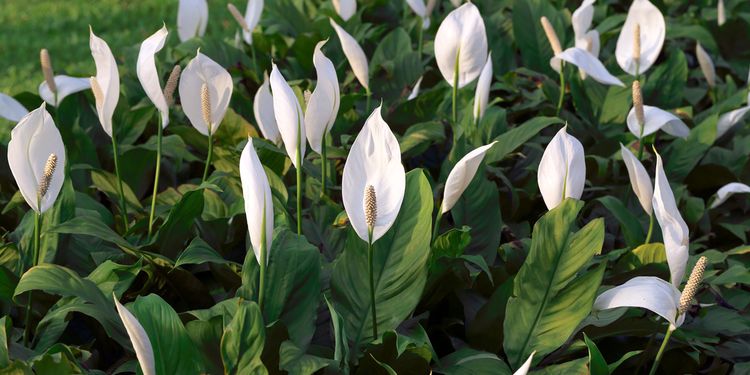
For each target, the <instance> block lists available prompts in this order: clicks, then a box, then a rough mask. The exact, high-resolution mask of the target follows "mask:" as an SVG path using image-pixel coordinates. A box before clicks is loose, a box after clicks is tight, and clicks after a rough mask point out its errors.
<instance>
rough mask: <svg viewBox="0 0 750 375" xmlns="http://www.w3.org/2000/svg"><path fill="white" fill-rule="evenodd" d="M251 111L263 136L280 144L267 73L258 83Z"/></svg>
mask: <svg viewBox="0 0 750 375" xmlns="http://www.w3.org/2000/svg"><path fill="white" fill-rule="evenodd" d="M253 113H254V114H255V121H256V122H257V123H258V127H259V128H260V132H261V134H263V138H265V139H267V140H269V141H271V142H273V143H274V144H276V145H280V144H281V133H279V127H278V126H277V125H276V117H275V114H274V110H273V96H271V86H270V85H269V83H268V74H267V73H266V74H264V75H263V84H261V85H260V88H258V91H257V92H256V93H255V98H254V99H253Z"/></svg>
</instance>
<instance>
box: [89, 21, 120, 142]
mask: <svg viewBox="0 0 750 375" xmlns="http://www.w3.org/2000/svg"><path fill="white" fill-rule="evenodd" d="M89 47H90V49H91V56H92V57H93V58H94V63H95V64H96V82H97V83H98V84H99V88H100V89H101V91H102V92H101V94H102V95H101V97H96V98H95V99H96V113H97V115H98V116H99V123H101V125H102V128H104V132H105V133H107V135H109V136H110V137H112V115H113V114H114V113H115V107H117V102H118V101H119V100H120V76H119V73H118V71H117V62H116V61H115V57H114V55H112V51H111V50H110V49H109V45H107V42H105V41H104V40H102V39H101V38H99V37H98V36H96V35H94V31H93V30H92V29H91V28H89Z"/></svg>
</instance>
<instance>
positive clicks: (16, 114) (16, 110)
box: [0, 92, 29, 122]
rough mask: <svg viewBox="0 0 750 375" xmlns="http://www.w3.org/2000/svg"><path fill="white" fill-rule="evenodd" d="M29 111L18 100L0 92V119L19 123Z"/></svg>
mask: <svg viewBox="0 0 750 375" xmlns="http://www.w3.org/2000/svg"><path fill="white" fill-rule="evenodd" d="M28 113H29V111H28V110H27V109H26V107H24V106H23V105H22V104H21V103H19V102H18V100H16V99H14V98H13V97H12V96H10V95H6V94H3V93H1V92H0V117H2V118H4V119H6V120H8V121H13V122H18V121H21V119H22V118H23V116H26V115H27V114H28Z"/></svg>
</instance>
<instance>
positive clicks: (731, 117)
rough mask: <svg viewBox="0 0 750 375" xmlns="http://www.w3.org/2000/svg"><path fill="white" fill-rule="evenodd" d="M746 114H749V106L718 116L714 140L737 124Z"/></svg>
mask: <svg viewBox="0 0 750 375" xmlns="http://www.w3.org/2000/svg"><path fill="white" fill-rule="evenodd" d="M748 112H750V105H748V106H744V107H741V108H738V109H735V110H733V111H729V112H727V113H724V114H722V115H721V116H719V121H718V122H717V123H716V139H719V138H720V137H722V136H723V135H724V134H726V133H727V132H728V131H729V130H730V129H732V128H733V127H734V126H735V125H737V124H739V123H740V121H742V119H744V118H745V115H746V114H747V113H748Z"/></svg>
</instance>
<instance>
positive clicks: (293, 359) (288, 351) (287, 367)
mask: <svg viewBox="0 0 750 375" xmlns="http://www.w3.org/2000/svg"><path fill="white" fill-rule="evenodd" d="M279 358H280V362H279V368H280V369H281V370H284V371H287V372H288V373H290V374H300V375H309V374H314V373H315V372H316V371H318V370H320V369H322V368H324V367H326V366H328V364H329V363H330V362H331V360H330V359H326V358H321V357H317V356H314V355H310V354H305V352H304V351H303V350H302V349H300V348H298V347H297V346H296V345H294V343H293V342H291V341H284V342H282V343H281V348H280V349H279Z"/></svg>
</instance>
